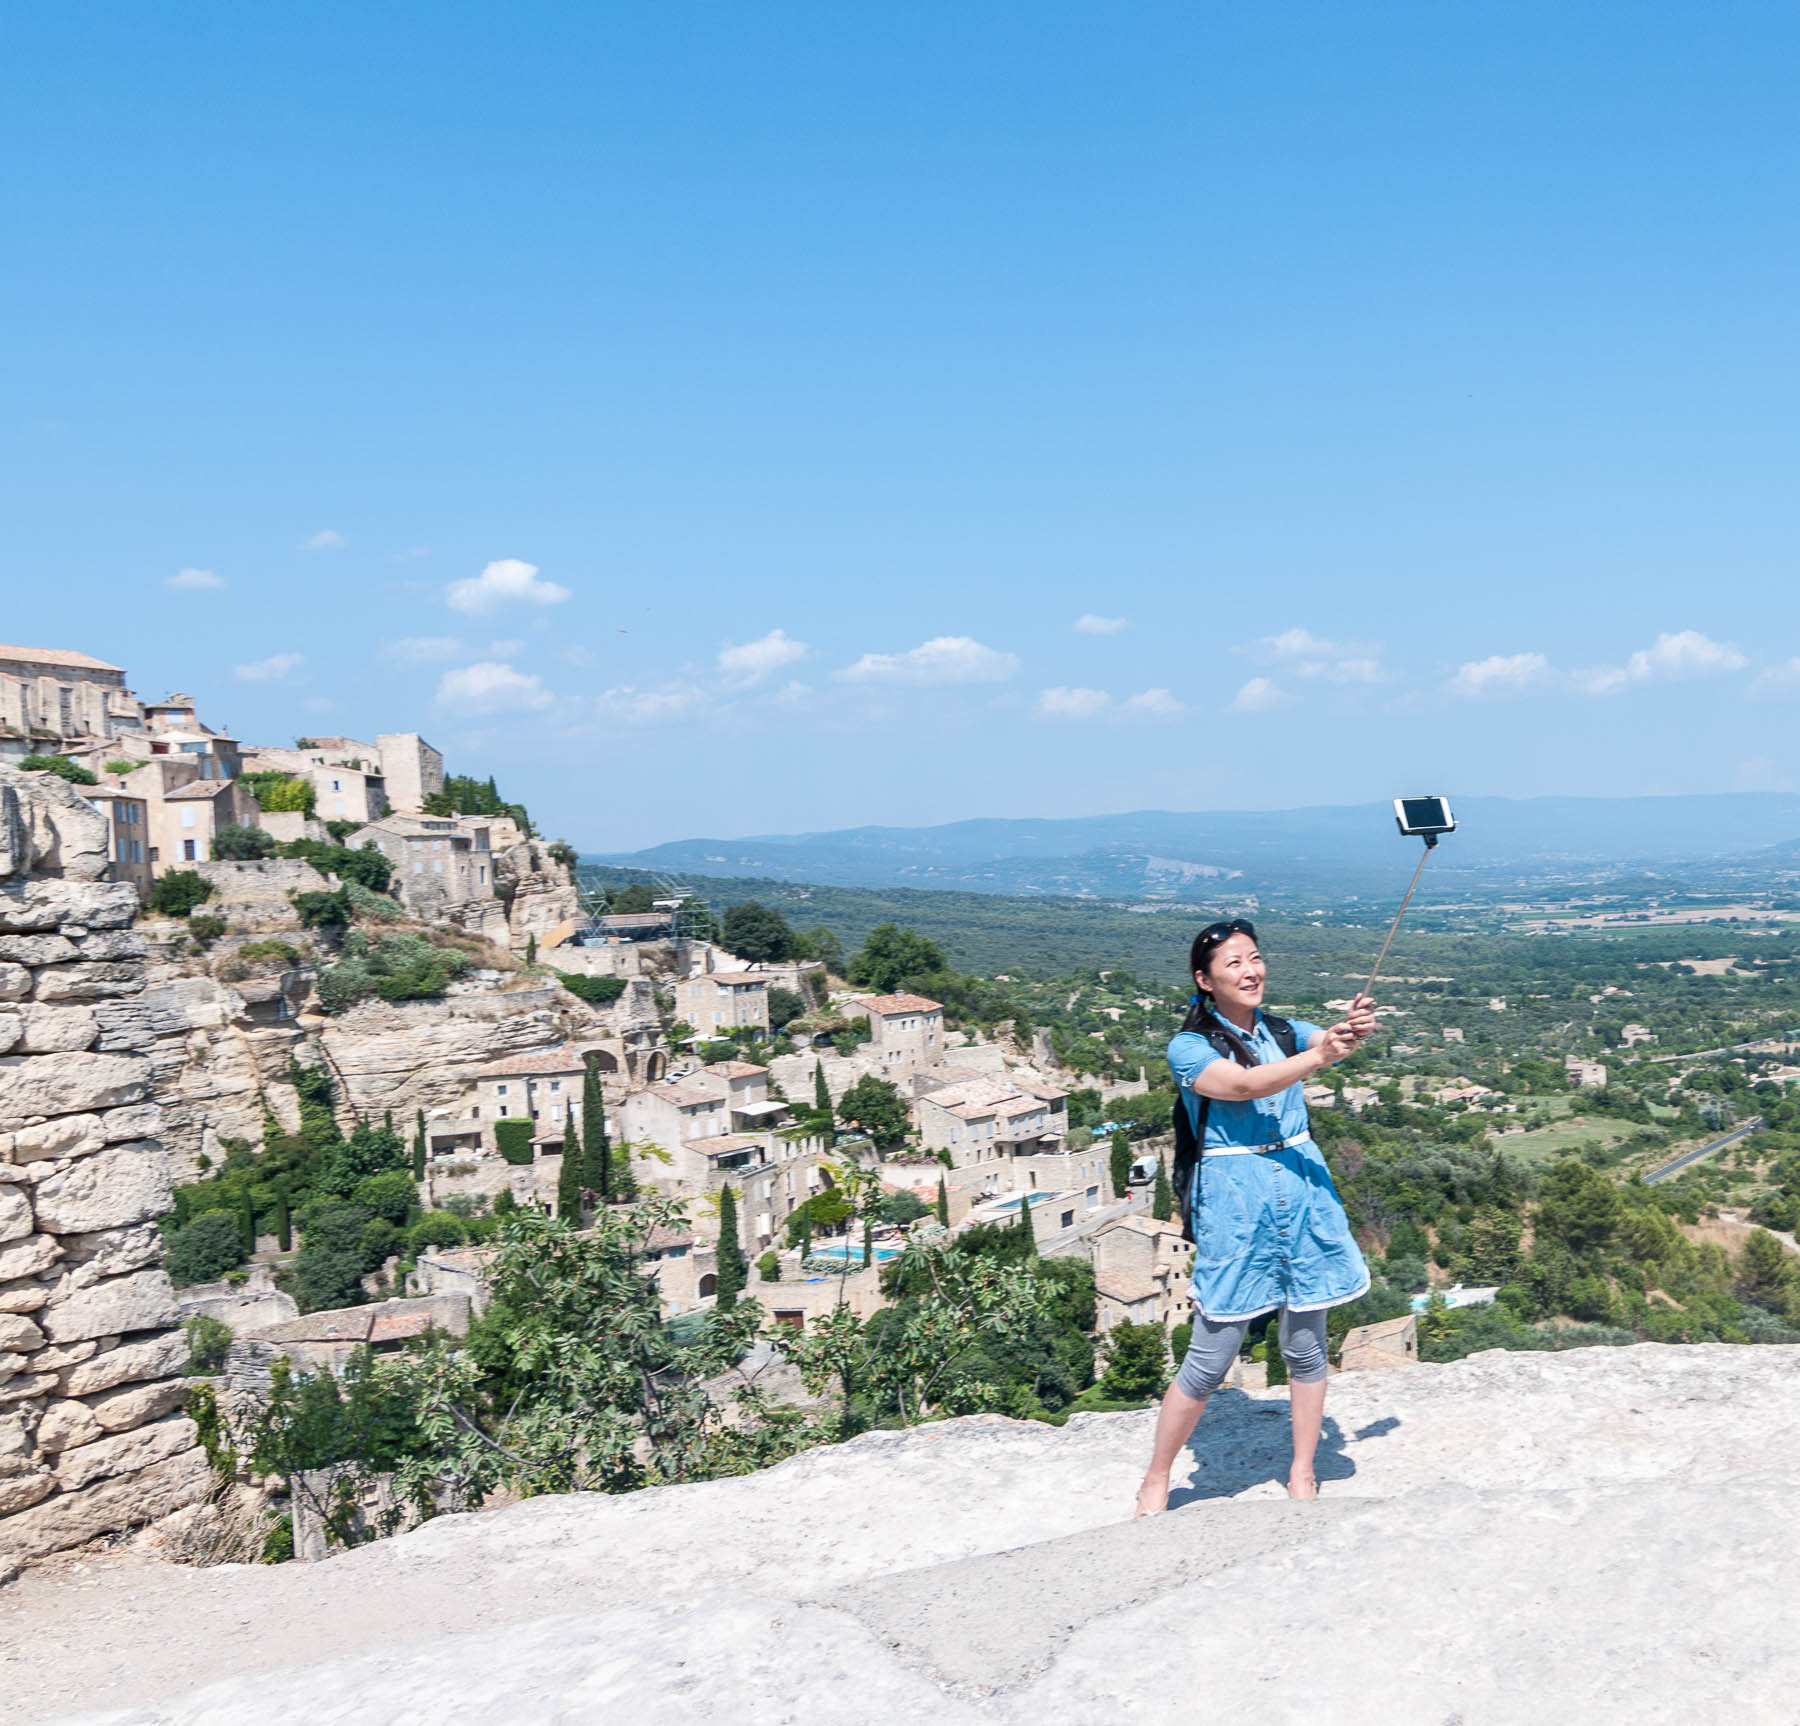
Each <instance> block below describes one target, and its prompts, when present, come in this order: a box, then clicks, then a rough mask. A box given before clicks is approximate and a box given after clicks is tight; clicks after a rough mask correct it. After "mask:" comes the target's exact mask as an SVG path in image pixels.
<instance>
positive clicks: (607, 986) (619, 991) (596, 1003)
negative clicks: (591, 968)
mask: <svg viewBox="0 0 1800 1726" xmlns="http://www.w3.org/2000/svg"><path fill="white" fill-rule="evenodd" d="M556 980H557V981H558V982H559V983H561V984H562V986H563V987H564V988H565V989H567V990H568V991H569V993H570V994H571V995H573V996H575V997H576V998H577V999H578V1000H582V1001H586V1002H587V1004H588V1005H589V1006H590V1007H606V1006H610V1005H611V1004H612V1003H613V1002H614V1001H616V1000H618V998H619V997H620V996H621V995H623V994H624V993H625V979H624V978H623V977H584V976H582V975H581V973H580V972H578V971H558V972H557V973H556Z"/></svg>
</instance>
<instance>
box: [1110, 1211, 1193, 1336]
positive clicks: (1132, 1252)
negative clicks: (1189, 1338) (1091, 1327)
mask: <svg viewBox="0 0 1800 1726" xmlns="http://www.w3.org/2000/svg"><path fill="white" fill-rule="evenodd" d="M1092 1249H1093V1258H1094V1293H1095V1296H1096V1301H1097V1312H1098V1327H1099V1329H1100V1330H1102V1331H1109V1330H1111V1329H1112V1327H1113V1326H1114V1325H1116V1324H1118V1323H1120V1322H1121V1321H1122V1320H1125V1319H1129V1320H1130V1321H1131V1322H1132V1323H1133V1324H1160V1325H1162V1326H1164V1328H1165V1329H1166V1328H1167V1327H1168V1326H1170V1325H1172V1324H1175V1323H1177V1322H1178V1321H1179V1320H1180V1319H1181V1318H1182V1317H1183V1316H1184V1315H1185V1313H1186V1311H1187V1308H1188V1304H1189V1299H1190V1297H1189V1294H1188V1285H1189V1282H1190V1280H1191V1279H1192V1277H1193V1273H1194V1248H1193V1245H1192V1243H1191V1242H1189V1241H1187V1240H1184V1239H1183V1238H1182V1233H1181V1225H1180V1224H1179V1223H1177V1222H1166V1223H1164V1222H1158V1221H1157V1220H1156V1219H1155V1218H1154V1217H1147V1216H1143V1215H1141V1214H1133V1215H1131V1216H1126V1217H1120V1218H1119V1219H1118V1221H1116V1222H1112V1223H1108V1224H1107V1225H1106V1226H1105V1227H1104V1228H1102V1229H1100V1230H1098V1231H1097V1232H1096V1233H1095V1235H1094V1237H1093V1241H1092Z"/></svg>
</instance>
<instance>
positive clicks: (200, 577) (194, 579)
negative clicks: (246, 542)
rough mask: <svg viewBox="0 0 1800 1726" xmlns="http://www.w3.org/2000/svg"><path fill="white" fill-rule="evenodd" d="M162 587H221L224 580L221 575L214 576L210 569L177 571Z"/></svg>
mask: <svg viewBox="0 0 1800 1726" xmlns="http://www.w3.org/2000/svg"><path fill="white" fill-rule="evenodd" d="M164 585H165V586H168V587H190V588H207V587H223V586H224V585H225V578H224V576H222V575H214V574H213V572H212V571H211V570H210V569H178V570H177V571H176V572H175V573H174V574H173V575H172V576H170V577H169V579H168V581H167V582H166V583H165V584H164Z"/></svg>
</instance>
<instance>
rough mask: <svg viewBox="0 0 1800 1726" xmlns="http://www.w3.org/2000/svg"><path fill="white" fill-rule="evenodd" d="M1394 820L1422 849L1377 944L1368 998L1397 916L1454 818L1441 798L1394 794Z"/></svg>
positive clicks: (1403, 910)
mask: <svg viewBox="0 0 1800 1726" xmlns="http://www.w3.org/2000/svg"><path fill="white" fill-rule="evenodd" d="M1394 819H1395V821H1397V822H1398V823H1399V826H1400V831H1401V832H1402V833H1404V834H1408V835H1411V836H1413V837H1416V838H1420V839H1423V840H1424V841H1425V849H1424V850H1423V851H1422V852H1421V853H1420V854H1419V866H1418V868H1416V869H1415V870H1414V871H1413V877H1412V882H1411V884H1410V885H1409V886H1408V887H1407V889H1406V897H1405V898H1404V899H1402V900H1401V901H1400V909H1399V910H1398V911H1396V912H1395V913H1394V921H1393V922H1392V923H1391V924H1390V925H1389V926H1388V932H1387V939H1386V940H1385V941H1383V942H1382V943H1381V952H1380V955H1379V956H1378V957H1377V958H1376V960H1375V969H1374V970H1373V971H1371V972H1370V973H1369V980H1368V982H1367V983H1366V984H1365V985H1364V986H1363V990H1362V993H1363V994H1364V995H1367V996H1371V997H1372V996H1373V995H1374V993H1375V979H1376V978H1377V977H1379V976H1380V975H1381V967H1382V966H1383V965H1384V964H1385V963H1386V962H1387V956H1388V948H1390V947H1391V946H1393V944H1394V936H1395V934H1396V933H1397V932H1398V930H1399V928H1400V919H1401V918H1402V917H1404V916H1405V915H1406V908H1407V906H1408V905H1410V904H1411V903H1412V897H1413V894H1414V893H1416V892H1417V891H1418V889H1419V877H1420V876H1421V875H1423V874H1424V873H1425V863H1426V860H1427V859H1428V858H1429V857H1430V856H1431V853H1432V852H1433V851H1434V850H1436V849H1437V842H1438V840H1439V839H1440V838H1442V837H1443V835H1444V834H1446V833H1454V832H1455V831H1456V817H1455V816H1454V815H1452V814H1451V813H1450V805H1449V803H1448V801H1446V800H1445V799H1444V798H1442V797H1397V798H1395V799H1394Z"/></svg>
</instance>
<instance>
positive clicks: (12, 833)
mask: <svg viewBox="0 0 1800 1726" xmlns="http://www.w3.org/2000/svg"><path fill="white" fill-rule="evenodd" d="M105 839H106V831H105V823H104V820H103V818H102V817H101V816H100V815H99V814H98V813H97V812H96V811H95V810H94V809H93V808H92V807H91V806H90V805H88V804H87V803H85V802H84V801H83V800H82V799H81V798H80V797H79V795H78V794H77V793H76V792H75V791H74V790H73V789H72V788H71V787H69V786H67V785H65V784H64V783H63V782H62V781H61V780H59V779H56V778H54V777H52V776H50V775H47V774H39V773H20V772H17V771H16V770H13V769H10V768H0V1572H3V1571H4V1570H5V1569H8V1568H10V1567H11V1563H12V1562H14V1561H16V1560H18V1559H23V1558H36V1557H41V1556H43V1555H44V1554H46V1553H50V1552H55V1551H59V1550H61V1549H63V1548H66V1547H70V1546H76V1545H80V1544H82V1543H83V1542H85V1541H88V1540H92V1539H94V1538H96V1537H97V1536H100V1535H105V1534H110V1533H115V1532H118V1531H121V1530H124V1529H127V1528H131V1527H133V1526H136V1525H138V1524H141V1523H145V1522H150V1521H154V1520H155V1519H157V1518H158V1517H161V1516H164V1515H167V1514H168V1513H169V1512H171V1511H173V1510H177V1509H179V1508H181V1507H182V1506H184V1505H188V1504H193V1503H195V1502H197V1501H198V1500H200V1499H202V1498H204V1497H205V1496H206V1494H207V1492H208V1491H209V1489H210V1486H211V1481H210V1477H209V1473H208V1468H207V1463H206V1458H205V1454H204V1452H203V1451H202V1450H201V1449H200V1448H199V1447H198V1445H197V1442H196V1433H195V1428H194V1423H193V1422H192V1421H191V1420H189V1419H188V1418H187V1417H186V1416H185V1415H183V1414H182V1413H181V1407H182V1403H183V1401H184V1398H185V1388H186V1387H185V1384H184V1382H183V1380H182V1379H181V1377H180V1376H179V1375H180V1373H181V1369H182V1367H183V1365H184V1364H185V1362H186V1359H187V1345H186V1341H185V1339H184V1338H183V1336H182V1333H181V1331H180V1330H179V1329H178V1328H176V1323H177V1312H176V1305H175V1297H174V1291H173V1290H172V1289H171V1288H170V1285H169V1279H168V1277H167V1275H166V1274H165V1273H164V1272H163V1271H162V1270H161V1269H160V1261H161V1258H162V1238H161V1235H160V1233H159V1231H158V1229H157V1227H156V1219H157V1218H158V1217H159V1216H161V1215H162V1214H163V1213H164V1212H166V1211H167V1210H168V1209H169V1208H170V1204H171V1202H172V1192H171V1187H170V1174H169V1163H168V1158H167V1156H166V1155H165V1153H164V1150H163V1146H162V1144H161V1142H160V1141H159V1140H158V1138H157V1136H156V1135H157V1127H158V1113H157V1108H156V1105H155V1103H154V1101H153V1100H152V1067H151V1062H150V1059H149V1057H148V1055H147V1054H146V1053H145V1052H144V1050H143V1049H142V1048H137V1047H133V1046H131V1039H130V1035H129V1032H128V1031H126V1030H124V1029H123V1028H124V1027H128V1026H129V1025H130V1024H131V1022H132V1017H133V1016H132V1013H131V1012H130V1010H129V1009H130V1006H131V1003H132V1002H133V1001H134V1000H135V998H136V997H137V996H138V995H139V994H140V993H141V991H142V989H143V986H144V943H143V941H142V938H141V937H140V936H138V935H137V934H135V933H134V932H133V931H132V929H131V927H130V925H131V922H132V919H133V917H134V915H135V914H136V911H137V895H136V893H135V891H134V889H133V888H132V887H131V886H130V885H129V884H128V883H124V882H111V881H107V880H105V879H103V877H104V874H105V871H106V853H105ZM154 1035H155V1033H154V1031H153V1030H151V1029H150V1028H148V1027H146V1028H145V1030H144V1032H143V1036H144V1039H145V1042H146V1043H148V1041H149V1040H151V1039H152V1038H153V1037H154Z"/></svg>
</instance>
